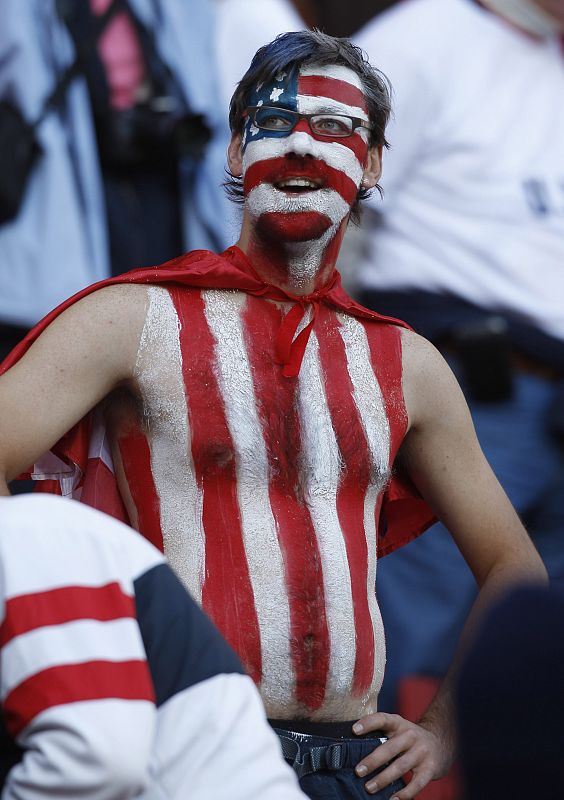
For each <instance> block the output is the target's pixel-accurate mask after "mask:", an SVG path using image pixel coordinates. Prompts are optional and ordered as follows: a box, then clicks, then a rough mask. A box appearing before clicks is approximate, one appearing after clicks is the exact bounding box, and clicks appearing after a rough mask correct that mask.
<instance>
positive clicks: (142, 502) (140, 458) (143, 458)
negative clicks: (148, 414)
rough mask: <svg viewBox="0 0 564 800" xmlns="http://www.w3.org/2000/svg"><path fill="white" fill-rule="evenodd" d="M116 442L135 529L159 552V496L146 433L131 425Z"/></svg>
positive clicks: (161, 543) (160, 545)
mask: <svg viewBox="0 0 564 800" xmlns="http://www.w3.org/2000/svg"><path fill="white" fill-rule="evenodd" d="M118 445H119V451H120V455H121V460H122V462H123V468H124V472H125V475H126V478H127V482H128V485H129V491H130V493H131V499H132V500H133V503H134V505H135V508H136V510H137V522H138V525H139V531H140V533H142V534H143V536H144V537H145V538H146V539H148V540H149V541H150V542H151V544H153V545H154V546H155V547H157V548H158V549H159V550H160V551H161V553H162V552H163V551H164V545H163V532H162V528H161V514H160V499H159V495H158V493H157V489H156V487H155V482H154V480H153V471H152V467H151V451H150V449H149V443H148V442H147V437H146V436H145V434H144V433H143V432H142V431H141V430H139V428H136V427H131V428H130V429H129V430H128V431H127V433H125V434H124V435H123V436H120V438H119V441H118Z"/></svg>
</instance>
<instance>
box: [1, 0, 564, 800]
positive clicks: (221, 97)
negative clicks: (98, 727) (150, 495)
mask: <svg viewBox="0 0 564 800" xmlns="http://www.w3.org/2000/svg"><path fill="white" fill-rule="evenodd" d="M563 6H564V3H563V2H561V0H487V2H483V3H480V2H477V0H401V2H398V0H396V2H393V0H392V1H391V2H390V1H388V2H385V1H382V2H376V0H372V1H371V2H369V0H349V2H347V3H343V2H342V0H294V2H291V1H290V0H2V3H1V4H0V359H1V358H3V357H4V355H6V353H7V352H9V351H10V350H11V348H12V347H13V346H14V345H15V344H16V343H17V342H18V341H19V340H20V339H21V338H22V337H23V336H24V335H25V333H26V332H27V330H28V329H29V328H30V327H31V326H32V325H33V324H34V323H35V322H37V321H38V320H39V319H40V318H41V317H42V316H44V315H45V314H46V313H47V312H48V311H50V310H51V309H52V308H53V307H54V306H56V305H57V304H58V303H59V302H61V301H62V300H64V299H65V298H67V297H69V296H70V295H72V294H73V293H74V292H76V291H78V290H80V289H81V288H83V287H84V286H86V285H88V284H90V283H93V282H94V281H97V280H100V279H103V278H105V277H107V276H109V275H112V274H119V273H122V272H124V271H126V270H128V269H130V268H132V267H134V266H144V265H150V264H156V263H159V262H162V261H164V260H166V259H168V258H171V257H173V256H175V255H178V254H179V253H180V252H183V251H186V250H189V249H195V248H210V249H214V250H222V249H223V248H224V247H226V246H228V245H229V244H232V243H233V242H234V241H235V240H236V238H237V235H238V224H239V214H240V211H238V210H237V209H236V208H233V207H232V206H231V205H230V203H229V201H228V200H227V198H226V196H225V194H224V190H223V187H222V182H223V180H224V177H225V172H224V170H225V150H226V147H227V143H228V140H229V128H228V122H227V119H228V116H227V114H228V106H229V99H230V97H231V94H232V92H233V90H234V87H235V85H236V83H237V81H238V80H239V79H240V78H241V77H242V75H243V73H244V72H245V71H246V69H247V67H248V65H249V63H250V60H251V58H252V56H253V54H254V53H255V51H256V50H257V48H258V47H260V46H261V45H262V44H264V43H266V42H268V41H270V40H271V39H273V38H274V37H275V36H276V35H277V34H279V33H282V32H284V31H287V30H296V29H299V28H302V27H308V26H309V27H318V28H321V29H322V30H324V31H325V32H327V33H330V34H332V35H336V36H351V37H352V38H353V41H355V42H356V43H357V44H358V45H360V46H361V47H362V48H363V49H364V50H365V51H366V52H367V54H368V57H369V59H370V61H371V63H372V64H373V65H374V66H376V67H378V68H379V69H381V70H382V71H383V72H384V73H385V74H386V75H387V76H388V77H389V79H390V81H391V83H392V87H393V99H394V116H393V119H392V122H391V124H390V128H389V133H388V139H389V141H390V144H391V147H390V149H389V151H387V152H385V153H384V157H383V175H382V179H381V185H382V186H383V189H384V198H383V199H382V198H381V197H380V196H379V195H378V194H375V195H374V196H373V197H372V198H371V199H370V200H369V201H368V202H367V204H366V208H365V211H364V214H363V220H362V223H361V225H360V227H358V228H353V227H351V228H350V230H349V231H348V233H347V237H346V240H345V246H344V248H343V252H342V256H341V261H340V264H339V266H340V269H341V271H342V273H343V275H344V280H345V285H346V286H347V288H348V290H349V292H350V293H351V294H353V295H354V296H355V297H357V299H360V300H361V302H363V303H365V304H366V305H368V306H370V307H372V308H374V309H376V310H377V311H380V312H382V313H386V314H389V315H391V316H396V317H400V318H402V319H405V320H406V321H408V322H409V323H410V324H411V325H413V327H414V328H415V329H416V330H417V331H418V332H420V333H422V334H423V335H425V336H427V337H428V338H430V339H431V340H432V341H433V342H434V343H435V344H436V345H437V346H438V347H439V349H440V350H441V351H442V352H443V354H444V355H445V357H446V358H447V360H448V361H449V363H450V364H451V366H452V368H453V370H454V372H455V374H456V375H457V377H458V379H459V381H460V383H461V386H462V388H463V391H464V393H465V395H466V398H467V400H468V403H469V406H470V409H471V412H472V415H473V418H474V423H475V426H476V429H477V433H478V436H479V438H480V441H481V444H482V447H483V449H484V451H485V453H486V456H487V457H488V459H489V460H490V463H491V464H492V466H493V468H494V471H495V473H496V474H497V476H498V478H499V480H500V481H501V482H502V484H503V486H504V487H505V489H506V491H507V493H508V494H509V496H510V499H511V500H512V502H513V504H514V505H515V507H516V508H517V510H518V512H519V514H520V515H521V517H522V518H523V520H524V522H525V524H526V525H527V527H528V529H529V531H530V533H531V535H532V536H533V539H534V541H535V543H536V544H537V547H538V548H539V551H540V553H541V555H542V557H543V559H544V561H545V564H546V565H547V568H548V570H549V573H550V576H551V580H552V582H553V583H555V584H558V583H564V457H563V450H564V380H563V376H564V103H563V102H562V98H563V97H564V60H563V59H564V56H563V50H562V47H563V45H562V42H563V39H562V34H563V31H564V8H563ZM500 14H501V15H502V16H500ZM468 491H469V492H471V491H472V487H471V486H469V487H468ZM474 595H475V586H474V581H473V578H472V575H471V574H470V573H469V571H468V569H467V567H466V566H465V562H464V561H463V559H462V557H461V555H460V553H458V551H457V550H456V547H455V546H454V544H453V543H452V541H451V539H450V537H449V535H448V531H447V530H446V529H445V528H444V527H443V526H435V527H434V528H432V529H431V530H430V531H428V532H427V533H426V534H425V535H424V536H422V537H421V538H420V539H419V540H418V541H416V542H414V543H412V544H410V545H409V546H408V547H406V548H404V549H403V550H402V551H400V552H399V553H397V554H395V555H393V556H390V557H388V558H386V559H384V560H383V561H382V563H381V565H380V566H379V572H378V597H379V600H380V605H381V609H382V614H383V616H384V622H385V626H386V630H387V639H388V666H387V677H386V682H385V685H384V690H383V693H382V699H381V704H380V707H381V708H382V709H383V710H390V711H393V710H396V711H401V712H402V713H404V714H406V715H408V716H409V714H411V715H412V716H414V715H415V716H416V714H417V708H418V703H420V702H422V706H421V707H423V705H424V704H425V703H424V702H423V701H422V695H423V694H425V693H427V694H428V693H429V692H431V693H432V691H433V690H434V687H435V686H436V682H437V681H438V680H439V679H440V677H441V676H442V675H444V672H445V670H446V668H447V666H448V664H449V662H450V660H451V658H452V655H453V651H454V648H455V645H456V641H457V638H458V633H459V631H460V627H461V625H462V622H463V620H464V618H465V617H466V614H467V612H468V609H469V607H470V605H471V603H472V601H473V598H474ZM421 681H423V683H422V682H421ZM414 687H415V689H414ZM425 699H428V698H425ZM563 710H564V709H563ZM561 777H562V776H561ZM453 786H454V784H452V783H450V784H449V783H448V781H447V783H443V788H442V789H441V788H440V786H439V788H437V785H434V786H431V787H429V788H428V789H427V790H426V791H425V792H424V793H423V795H422V797H428V798H435V799H439V800H440V799H441V798H442V800H447V798H449V797H450V798H455V797H456V796H457V794H456V793H457V792H458V790H457V789H455V788H453ZM544 793H545V792H544V790H543V794H544ZM475 796H476V797H478V796H479V795H478V794H477V795H475ZM482 796H483V797H485V795H482ZM550 796H552V795H550Z"/></svg>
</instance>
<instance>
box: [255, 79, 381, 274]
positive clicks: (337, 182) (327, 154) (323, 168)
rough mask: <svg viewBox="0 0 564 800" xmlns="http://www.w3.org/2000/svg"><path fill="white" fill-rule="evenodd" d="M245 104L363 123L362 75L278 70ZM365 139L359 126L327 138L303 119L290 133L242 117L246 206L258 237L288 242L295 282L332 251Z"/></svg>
mask: <svg viewBox="0 0 564 800" xmlns="http://www.w3.org/2000/svg"><path fill="white" fill-rule="evenodd" d="M249 106H259V107H260V106H270V107H274V108H280V109H281V110H283V109H287V110H290V111H297V112H298V113H301V114H327V113H332V114H341V115H347V116H350V117H356V118H359V119H361V120H363V121H365V122H366V123H368V110H367V105H366V99H365V96H364V92H363V89H362V84H361V81H360V78H359V77H358V76H357V75H356V73H355V72H353V70H351V69H349V68H348V67H343V66H323V67H320V66H315V65H308V66H302V67H301V68H297V67H293V68H288V69H287V70H283V71H282V72H280V73H279V74H278V75H276V76H275V79H274V80H273V81H271V82H270V83H268V84H263V85H260V86H257V88H256V91H255V92H254V93H253V94H252V95H251V97H250V98H249ZM368 139H369V133H368V130H367V129H366V128H363V127H359V128H357V129H356V130H355V131H354V132H353V133H352V134H351V135H350V136H347V137H330V136H322V135H320V134H318V133H314V132H313V131H312V130H311V128H310V125H309V122H308V120H306V119H301V120H299V122H298V124H297V125H296V126H295V128H294V129H293V130H292V131H289V132H288V131H273V130H264V129H262V128H257V127H256V126H255V125H254V124H253V120H252V119H251V118H248V119H247V121H246V124H245V129H244V133H243V185H244V191H245V196H246V209H247V211H248V213H249V215H250V217H251V219H252V220H253V221H254V224H255V227H256V230H257V231H258V233H259V236H260V235H261V233H262V234H264V238H265V239H267V240H268V239H269V240H272V241H275V242H277V243H280V244H283V243H285V244H286V245H288V246H289V248H290V254H289V257H288V260H287V264H286V268H287V271H288V273H289V277H290V279H291V282H292V283H293V284H294V285H300V283H303V284H305V283H307V282H310V281H312V280H313V279H314V278H315V276H316V274H318V273H319V271H320V270H321V269H322V267H323V265H324V264H325V263H326V260H327V255H328V254H329V255H330V256H331V257H333V256H335V255H336V253H335V252H334V251H335V250H336V249H338V243H340V236H338V233H343V232H344V223H345V222H346V219H347V218H348V214H349V212H350V209H351V207H352V205H353V203H354V202H355V199H356V196H357V193H358V188H359V186H360V184H361V181H362V177H363V172H364V169H365V167H366V164H367V158H368V151H369V145H368ZM337 240H338V241H337ZM332 243H335V245H336V247H335V246H333V247H332V246H331V245H332ZM265 255H266V254H265ZM268 255H269V257H271V258H272V253H270V254H268ZM255 257H256V254H255Z"/></svg>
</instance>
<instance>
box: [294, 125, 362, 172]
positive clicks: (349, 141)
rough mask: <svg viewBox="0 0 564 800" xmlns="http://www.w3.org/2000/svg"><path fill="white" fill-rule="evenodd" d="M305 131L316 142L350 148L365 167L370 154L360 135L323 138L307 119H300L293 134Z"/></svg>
mask: <svg viewBox="0 0 564 800" xmlns="http://www.w3.org/2000/svg"><path fill="white" fill-rule="evenodd" d="M296 131H303V132H304V133H307V134H308V136H311V137H312V139H315V141H316V142H324V143H325V144H327V143H328V142H331V143H332V144H339V145H342V146H343V147H348V149H349V150H351V151H352V152H353V153H354V154H355V156H356V158H357V161H358V162H359V164H360V165H361V166H362V167H364V166H365V164H366V156H367V154H368V144H367V143H366V142H365V141H364V139H363V138H362V136H361V135H360V134H358V133H352V134H351V135H350V136H321V135H320V134H319V133H314V132H313V131H312V129H311V127H310V125H309V122H308V120H307V119H300V120H299V122H298V124H297V125H296V127H295V128H294V131H293V132H296Z"/></svg>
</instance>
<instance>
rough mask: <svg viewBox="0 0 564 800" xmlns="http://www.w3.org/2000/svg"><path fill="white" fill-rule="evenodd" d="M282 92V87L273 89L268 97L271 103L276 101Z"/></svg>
mask: <svg viewBox="0 0 564 800" xmlns="http://www.w3.org/2000/svg"><path fill="white" fill-rule="evenodd" d="M283 93H284V89H273V90H272V91H271V93H270V99H271V100H272V102H273V103H277V102H278V100H279V99H280V95H281V94H283Z"/></svg>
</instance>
